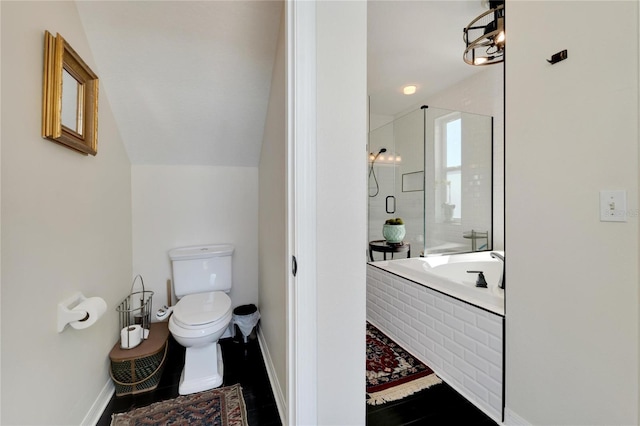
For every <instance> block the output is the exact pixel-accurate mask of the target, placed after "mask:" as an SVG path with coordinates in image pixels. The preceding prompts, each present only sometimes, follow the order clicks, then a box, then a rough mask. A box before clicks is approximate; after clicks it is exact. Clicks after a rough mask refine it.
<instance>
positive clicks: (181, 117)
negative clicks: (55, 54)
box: [77, 1, 283, 167]
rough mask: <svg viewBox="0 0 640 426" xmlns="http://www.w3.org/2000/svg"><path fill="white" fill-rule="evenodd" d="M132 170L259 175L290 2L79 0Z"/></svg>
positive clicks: (98, 67)
mask: <svg viewBox="0 0 640 426" xmlns="http://www.w3.org/2000/svg"><path fill="white" fill-rule="evenodd" d="M77 8H78V12H79V14H80V19H81V20H82V24H83V26H84V28H85V32H86V34H87V37H88V40H89V45H90V46H91V50H92V54H93V57H94V60H95V62H96V66H97V70H96V73H97V74H98V76H99V78H100V80H101V83H102V86H103V88H104V91H105V96H106V97H107V98H108V100H109V102H110V104H111V108H112V110H113V112H114V115H115V119H116V121H117V124H118V128H119V130H120V133H121V136H122V138H123V140H124V143H125V146H126V149H127V152H128V154H129V158H130V160H131V162H132V163H133V164H189V165H215V166H240V167H242V166H248V167H256V166H257V165H258V161H259V157H260V148H261V144H262V134H263V128H264V124H265V116H266V108H267V101H268V98H269V87H270V84H271V72H272V69H273V64H274V58H275V53H276V43H277V38H278V32H279V29H280V20H281V15H282V9H283V2H282V1H78V2H77Z"/></svg>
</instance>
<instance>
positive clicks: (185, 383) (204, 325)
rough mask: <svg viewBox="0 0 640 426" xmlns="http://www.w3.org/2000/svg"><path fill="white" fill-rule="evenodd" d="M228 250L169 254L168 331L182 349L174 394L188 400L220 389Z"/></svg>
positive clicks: (219, 247)
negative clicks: (170, 299)
mask: <svg viewBox="0 0 640 426" xmlns="http://www.w3.org/2000/svg"><path fill="white" fill-rule="evenodd" d="M232 255H233V246H231V245H229V244H211V245H203V246H190V247H182V248H175V249H173V250H170V251H169V257H170V258H171V263H172V266H173V287H174V291H175V294H176V297H177V298H178V303H176V304H175V305H174V306H172V307H171V308H168V311H169V312H168V313H172V315H171V316H170V317H169V331H170V332H171V334H172V335H173V337H174V338H175V340H176V341H177V342H178V343H179V344H181V345H182V346H184V347H185V348H186V352H185V360H184V368H183V370H182V374H181V376H180V384H179V386H178V393H179V394H180V395H188V394H191V393H196V392H202V391H205V390H208V389H213V388H216V387H218V386H220V385H222V377H223V371H224V369H223V364H222V351H221V350H220V345H219V344H218V339H219V338H220V337H221V336H222V335H223V334H224V333H225V331H227V329H228V327H229V323H230V322H231V318H232V316H233V309H232V307H231V299H230V298H229V296H228V295H227V293H228V292H229V291H230V290H231V285H232V280H231V273H232V271H231V259H232Z"/></svg>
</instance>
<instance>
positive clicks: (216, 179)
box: [131, 165, 258, 310]
mask: <svg viewBox="0 0 640 426" xmlns="http://www.w3.org/2000/svg"><path fill="white" fill-rule="evenodd" d="M131 180H132V196H133V272H134V274H141V275H142V276H143V278H144V282H145V286H146V287H148V288H149V289H151V290H152V291H154V296H153V306H154V310H155V309H156V308H157V307H160V306H162V305H163V304H165V303H167V290H166V288H167V280H172V281H173V276H172V273H171V260H170V259H169V255H168V252H169V250H171V249H172V248H175V247H183V246H190V245H200V244H211V243H215V244H217V243H229V244H232V245H233V246H234V247H235V251H234V253H233V288H232V289H231V292H230V294H229V296H230V297H231V301H232V305H233V306H234V307H235V306H238V305H244V304H248V303H254V304H257V303H258V239H257V235H258V169H257V168H254V167H214V166H148V165H134V166H133V167H132V171H131ZM172 293H173V302H175V301H176V299H175V292H174V291H173V290H172Z"/></svg>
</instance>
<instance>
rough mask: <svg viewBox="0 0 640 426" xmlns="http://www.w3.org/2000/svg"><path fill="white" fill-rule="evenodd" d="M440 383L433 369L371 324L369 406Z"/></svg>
mask: <svg viewBox="0 0 640 426" xmlns="http://www.w3.org/2000/svg"><path fill="white" fill-rule="evenodd" d="M439 383H442V380H441V379H440V378H439V377H438V376H436V374H435V373H434V372H433V370H431V369H430V368H429V367H427V366H426V365H425V364H423V363H422V362H421V361H420V360H418V359H417V358H415V357H414V356H412V355H411V354H410V353H408V352H407V351H405V350H404V349H402V348H401V347H400V346H399V345H398V344H397V343H396V342H394V341H393V340H391V339H390V338H389V337H388V336H387V335H385V334H384V333H382V332H381V331H380V330H378V329H377V328H376V327H374V326H373V325H371V324H370V323H369V322H367V404H369V405H380V404H384V403H385V402H390V401H396V400H398V399H402V398H404V397H406V396H409V395H412V394H414V393H416V392H418V391H421V390H423V389H427V388H429V387H431V386H433V385H437V384H439Z"/></svg>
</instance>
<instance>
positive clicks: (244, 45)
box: [76, 0, 487, 167]
mask: <svg viewBox="0 0 640 426" xmlns="http://www.w3.org/2000/svg"><path fill="white" fill-rule="evenodd" d="M76 4H77V8H78V12H79V14H80V18H81V20H82V23H83V26H84V28H85V32H86V34H87V37H88V41H89V44H90V46H91V50H92V54H93V57H94V61H95V62H96V65H97V70H95V71H96V72H97V74H98V76H99V77H100V80H101V83H102V87H103V90H104V94H103V96H106V97H107V98H108V101H109V102H110V104H111V108H112V110H113V112H114V115H115V118H116V121H117V124H118V128H119V130H120V133H121V136H122V138H123V140H124V143H125V147H126V149H127V152H128V154H129V158H130V160H131V162H132V163H133V164H163V165H168V164H182V165H214V166H241V167H242V166H247V167H256V166H257V165H258V162H259V157H260V149H261V145H262V134H263V129H264V124H265V118H266V108H267V102H268V98H269V87H270V83H271V73H272V69H273V63H274V59H275V52H276V43H277V38H278V32H279V30H280V24H281V22H280V21H281V18H282V13H283V7H284V4H283V1H271V0H257V1H247V0H232V1H206V0H205V1H77V2H76ZM367 8H368V52H367V54H368V70H367V73H368V76H367V79H368V92H369V96H370V110H371V112H372V113H373V114H380V115H394V114H397V113H399V112H402V111H404V110H406V109H407V108H410V107H414V106H416V105H418V106H419V105H420V104H421V102H422V101H421V99H425V98H427V97H428V96H429V95H430V94H433V93H436V92H438V91H440V90H442V89H444V88H446V87H448V86H450V85H453V84H455V83H456V82H458V81H460V80H462V79H464V78H466V77H468V76H470V75H471V74H472V73H475V72H480V71H482V68H483V67H472V66H469V65H467V64H465V63H464V62H463V61H462V53H463V50H464V43H463V41H462V29H463V28H464V27H465V26H466V25H467V24H468V23H469V22H470V21H471V20H472V19H473V18H474V17H475V16H477V15H479V14H480V13H482V12H484V11H485V10H487V9H486V6H484V5H483V4H482V2H481V0H471V1H468V0H440V1H438V0H424V1H416V0H408V1H403V0H392V1H382V0H369V1H368V5H367ZM406 84H416V85H417V86H418V92H417V93H416V94H415V95H413V96H406V95H403V94H402V93H401V91H402V87H403V86H404V85H406Z"/></svg>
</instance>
